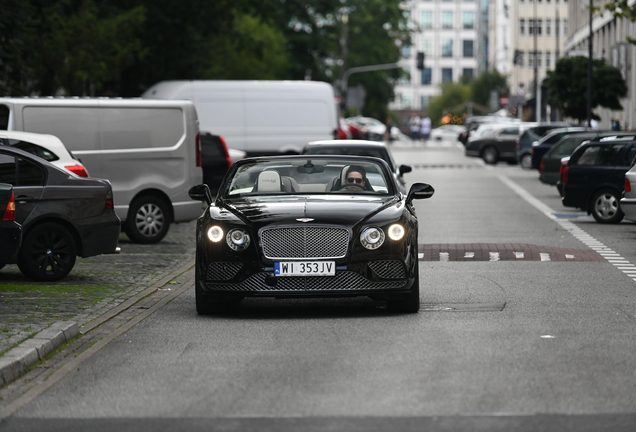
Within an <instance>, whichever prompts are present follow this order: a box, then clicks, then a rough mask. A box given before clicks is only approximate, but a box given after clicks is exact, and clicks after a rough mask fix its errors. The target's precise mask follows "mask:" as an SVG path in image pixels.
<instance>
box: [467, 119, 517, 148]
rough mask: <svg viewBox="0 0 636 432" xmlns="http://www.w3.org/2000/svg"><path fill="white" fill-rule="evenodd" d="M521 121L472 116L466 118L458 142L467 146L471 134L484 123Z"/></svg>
mask: <svg viewBox="0 0 636 432" xmlns="http://www.w3.org/2000/svg"><path fill="white" fill-rule="evenodd" d="M518 122H521V120H519V119H516V118H511V117H501V116H492V115H491V116H472V117H468V118H467V119H466V121H465V122H464V124H463V127H464V130H463V131H462V132H461V133H460V134H459V138H458V139H459V141H461V143H462V144H464V145H467V144H468V140H469V138H470V137H471V136H472V135H473V132H474V131H475V130H477V128H478V127H479V126H480V125H482V124H485V123H518Z"/></svg>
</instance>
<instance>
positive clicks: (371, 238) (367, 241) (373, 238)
mask: <svg viewBox="0 0 636 432" xmlns="http://www.w3.org/2000/svg"><path fill="white" fill-rule="evenodd" d="M360 243H362V246H364V247H365V248H367V249H370V250H373V249H377V248H379V247H380V246H382V243H384V231H382V230H381V229H380V228H375V227H371V228H367V229H365V230H364V231H362V234H360Z"/></svg>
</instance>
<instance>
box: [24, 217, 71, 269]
mask: <svg viewBox="0 0 636 432" xmlns="http://www.w3.org/2000/svg"><path fill="white" fill-rule="evenodd" d="M76 258H77V245H76V243H75V238H74V237H73V235H72V234H71V232H70V231H69V230H68V229H67V228H65V227H64V226H62V225H60V224H57V223H54V222H47V223H43V224H41V225H38V226H36V227H34V228H33V229H31V230H30V231H29V232H28V233H27V235H26V237H25V238H24V241H23V242H22V247H21V248H20V252H19V256H18V267H19V268H20V271H21V272H22V274H24V275H25V276H26V277H28V278H31V279H34V280H37V281H56V280H59V279H62V278H63V277H64V276H66V275H67V274H69V272H70V271H71V270H72V269H73V266H75V259H76Z"/></svg>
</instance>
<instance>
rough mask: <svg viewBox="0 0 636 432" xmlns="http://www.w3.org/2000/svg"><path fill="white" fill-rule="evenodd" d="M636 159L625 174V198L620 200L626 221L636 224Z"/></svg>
mask: <svg viewBox="0 0 636 432" xmlns="http://www.w3.org/2000/svg"><path fill="white" fill-rule="evenodd" d="M635 162H636V159H635V160H633V161H632V165H631V167H630V168H629V170H628V171H627V172H626V173H625V184H624V186H623V187H624V189H623V196H622V197H621V200H620V203H619V205H620V208H621V211H622V212H623V214H624V215H625V219H627V220H628V221H631V222H636V163H635Z"/></svg>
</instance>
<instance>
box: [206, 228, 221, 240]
mask: <svg viewBox="0 0 636 432" xmlns="http://www.w3.org/2000/svg"><path fill="white" fill-rule="evenodd" d="M208 238H209V239H210V240H211V241H213V242H214V243H218V242H220V241H221V240H222V239H223V229H221V227H220V226H213V227H211V228H210V229H208Z"/></svg>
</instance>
